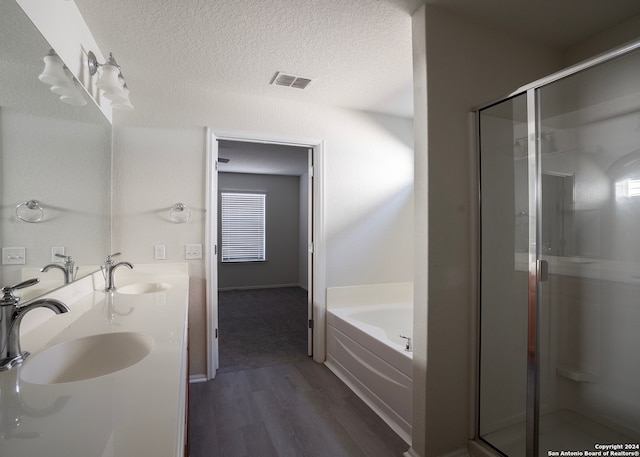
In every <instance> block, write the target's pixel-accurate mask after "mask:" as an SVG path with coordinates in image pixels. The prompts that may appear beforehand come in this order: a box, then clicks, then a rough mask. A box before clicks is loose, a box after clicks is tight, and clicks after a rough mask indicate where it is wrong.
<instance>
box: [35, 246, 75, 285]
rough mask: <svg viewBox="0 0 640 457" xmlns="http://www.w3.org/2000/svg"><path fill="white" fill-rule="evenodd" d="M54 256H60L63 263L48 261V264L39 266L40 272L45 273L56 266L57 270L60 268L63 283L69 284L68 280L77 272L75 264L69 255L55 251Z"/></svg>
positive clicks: (72, 279)
mask: <svg viewBox="0 0 640 457" xmlns="http://www.w3.org/2000/svg"><path fill="white" fill-rule="evenodd" d="M56 257H61V258H63V259H64V265H58V264H57V263H50V264H49V265H45V266H44V267H42V268H40V271H41V272H42V273H46V272H47V271H49V270H50V269H51V268H57V269H58V270H62V274H63V275H64V283H65V284H69V283H70V282H72V281H74V280H75V279H76V273H77V272H78V268H77V267H76V266H75V262H74V261H73V259H72V258H71V256H70V255H64V254H59V253H56Z"/></svg>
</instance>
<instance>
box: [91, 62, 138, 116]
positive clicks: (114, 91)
mask: <svg viewBox="0 0 640 457" xmlns="http://www.w3.org/2000/svg"><path fill="white" fill-rule="evenodd" d="M87 64H88V65H89V74H90V75H91V76H93V75H95V74H96V73H98V68H99V67H102V73H101V74H100V76H99V78H98V82H97V83H96V86H97V87H98V89H101V90H102V91H103V94H104V97H105V98H106V99H108V100H111V107H112V108H114V109H123V110H130V109H133V105H132V104H131V101H130V100H129V88H128V87H127V83H126V81H125V80H124V76H122V72H121V71H120V66H119V65H118V63H117V62H116V59H115V58H114V57H113V53H111V52H110V53H109V59H107V61H106V62H105V63H98V59H97V58H96V56H95V54H94V53H93V52H92V51H89V52H88V53H87Z"/></svg>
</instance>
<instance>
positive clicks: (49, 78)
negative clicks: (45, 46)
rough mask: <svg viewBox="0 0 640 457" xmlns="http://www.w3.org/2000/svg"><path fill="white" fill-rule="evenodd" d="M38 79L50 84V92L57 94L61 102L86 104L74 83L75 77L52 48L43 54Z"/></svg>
mask: <svg viewBox="0 0 640 457" xmlns="http://www.w3.org/2000/svg"><path fill="white" fill-rule="evenodd" d="M38 79H40V81H42V82H43V83H45V84H49V85H51V88H50V89H51V92H53V93H54V94H57V95H59V96H60V100H61V101H62V102H64V103H66V104H68V105H79V106H81V105H86V104H87V100H85V98H84V97H83V96H82V91H81V90H80V89H79V88H78V86H77V85H76V79H75V78H74V77H73V75H72V74H71V72H70V71H69V69H68V68H67V66H66V65H65V64H64V62H63V61H62V59H61V58H60V57H59V56H58V54H56V52H55V51H54V50H53V49H51V50H50V51H49V53H48V54H47V55H46V56H44V70H42V73H41V74H40V76H38Z"/></svg>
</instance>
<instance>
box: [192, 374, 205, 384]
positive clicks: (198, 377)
mask: <svg viewBox="0 0 640 457" xmlns="http://www.w3.org/2000/svg"><path fill="white" fill-rule="evenodd" d="M205 381H207V375H204V374H192V375H189V382H190V383H196V382H205Z"/></svg>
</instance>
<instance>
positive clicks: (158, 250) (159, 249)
mask: <svg viewBox="0 0 640 457" xmlns="http://www.w3.org/2000/svg"><path fill="white" fill-rule="evenodd" d="M153 257H154V258H155V259H156V260H164V259H165V258H166V256H165V245H164V244H156V245H155V246H153Z"/></svg>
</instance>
